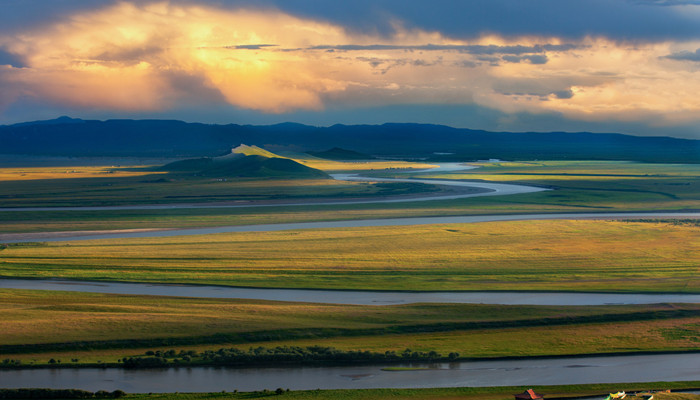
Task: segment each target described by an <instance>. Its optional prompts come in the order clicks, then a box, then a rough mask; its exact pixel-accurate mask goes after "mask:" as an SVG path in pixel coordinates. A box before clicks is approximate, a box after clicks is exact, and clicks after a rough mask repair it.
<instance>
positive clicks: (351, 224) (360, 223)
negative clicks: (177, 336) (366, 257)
mask: <svg viewBox="0 0 700 400" xmlns="http://www.w3.org/2000/svg"><path fill="white" fill-rule="evenodd" d="M620 218H629V219H639V218H700V213H698V212H681V213H678V212H676V213H669V212H646V213H644V212H617V213H564V214H513V215H469V216H450V217H411V218H383V219H363V220H351V221H347V220H346V221H321V222H297V223H287V224H263V225H236V226H217V227H213V228H189V229H170V230H162V231H159V230H149V231H137V232H134V231H127V232H122V231H113V232H110V233H100V234H81V235H75V236H60V237H56V236H54V235H51V234H47V235H46V236H42V234H40V233H37V234H29V236H27V237H31V239H27V238H26V237H25V238H19V239H4V240H2V241H1V243H18V242H27V241H41V242H65V241H77V240H95V239H130V238H148V237H173V236H187V235H208V234H213V233H234V232H274V231H286V230H296V229H328V228H364V227H378V226H409V225H430V224H469V223H476V222H495V221H524V220H546V219H620Z"/></svg>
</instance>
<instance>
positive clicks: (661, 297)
mask: <svg viewBox="0 0 700 400" xmlns="http://www.w3.org/2000/svg"><path fill="white" fill-rule="evenodd" d="M0 288H5V289H34V290H60V291H72V292H89V293H111V294H133V295H156V296H181V297H205V298H225V299H229V298H230V299H254V300H273V301H292V302H309V303H329V304H356V305H392V304H410V303H470V304H482V303H483V304H510V305H550V306H551V305H561V306H573V305H606V304H655V303H696V304H697V303H700V295H698V294H618V293H570V292H569V293H567V292H565V293H562V292H556V293H555V292H553V293H542V292H378V291H350V290H348V291H345V290H303V289H253V288H236V287H224V286H199V285H160V284H149V283H117V282H87V281H62V280H53V279H48V280H33V279H0Z"/></svg>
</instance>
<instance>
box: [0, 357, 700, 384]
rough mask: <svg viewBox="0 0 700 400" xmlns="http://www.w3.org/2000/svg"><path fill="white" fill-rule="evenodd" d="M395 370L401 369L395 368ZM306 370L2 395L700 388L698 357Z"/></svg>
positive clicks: (14, 380) (23, 376) (197, 373)
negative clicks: (618, 385)
mask: <svg viewBox="0 0 700 400" xmlns="http://www.w3.org/2000/svg"><path fill="white" fill-rule="evenodd" d="M392 366H397V365H392ZM402 366H405V367H414V368H421V369H416V370H406V371H383V370H382V368H386V367H387V365H379V366H350V367H301V368H249V369H234V368H214V367H200V368H169V369H153V370H123V369H97V368H90V369H53V370H51V369H35V370H8V371H3V372H2V373H0V387H6V388H17V387H49V388H77V389H84V390H91V391H96V390H110V391H111V390H116V389H121V390H124V391H126V392H132V393H148V392H218V391H222V390H226V391H233V390H234V389H235V390H240V391H252V390H262V389H275V388H278V387H281V388H289V389H292V390H312V389H317V388H319V389H368V388H421V387H457V386H475V387H478V386H521V385H524V386H530V385H563V384H584V383H614V382H652V381H690V380H700V357H699V356H698V355H697V354H673V355H668V354H666V355H643V356H617V357H594V358H576V357H571V358H561V359H532V360H500V361H474V362H460V363H438V364H406V365H402Z"/></svg>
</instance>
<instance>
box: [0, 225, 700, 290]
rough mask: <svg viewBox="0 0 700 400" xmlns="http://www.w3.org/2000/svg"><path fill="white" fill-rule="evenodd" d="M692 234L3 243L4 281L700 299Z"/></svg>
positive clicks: (301, 235) (390, 234)
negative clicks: (577, 293) (572, 293)
mask: <svg viewBox="0 0 700 400" xmlns="http://www.w3.org/2000/svg"><path fill="white" fill-rule="evenodd" d="M699 231H700V226H698V225H697V224H694V223H688V224H676V223H670V222H654V223H650V222H630V221H588V220H581V221H565V220H552V221H514V222H491V223H478V224H450V225H424V226H423V225H422V226H411V227H378V228H346V229H318V230H299V231H281V232H256V233H228V234H215V235H198V236H189V237H171V238H145V239H119V240H95V241H85V242H73V243H63V242H59V243H46V244H44V245H40V246H35V245H22V244H18V245H10V246H8V247H6V248H4V250H1V251H0V275H1V276H7V277H24V278H49V277H51V278H67V279H84V280H107V281H135V282H163V283H197V284H217V285H230V286H249V287H278V288H324V289H369V290H417V291H421V290H516V291H522V290H525V291H529V290H545V291H555V290H567V291H600V292H679V293H697V292H700V274H699V273H698V272H699V270H698V261H699V260H700V234H699Z"/></svg>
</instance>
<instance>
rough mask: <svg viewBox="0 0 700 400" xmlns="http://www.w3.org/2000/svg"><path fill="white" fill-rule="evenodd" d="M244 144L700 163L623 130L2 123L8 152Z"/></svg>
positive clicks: (695, 152) (697, 153) (147, 153)
mask: <svg viewBox="0 0 700 400" xmlns="http://www.w3.org/2000/svg"><path fill="white" fill-rule="evenodd" d="M240 143H246V144H248V145H254V146H258V147H261V148H266V149H271V150H280V149H281V150H284V149H288V150H293V151H296V152H322V151H326V150H328V149H332V148H342V149H346V150H349V151H353V152H357V153H362V154H367V155H372V156H380V157H395V158H421V159H429V160H433V161H469V160H479V159H490V158H500V159H509V160H532V159H561V160H566V159H592V160H597V159H607V160H635V161H650V162H691V163H698V162H700V141H699V140H691V139H677V138H671V137H640V136H631V135H623V134H616V133H588V132H579V133H565V132H546V133H537V132H524V133H511V132H488V131H483V130H472V129H464V128H451V127H448V126H443V125H429V124H397V123H387V124H383V125H333V126H330V127H314V126H308V125H301V124H295V123H284V124H278V125H267V126H253V125H236V124H228V125H210V124H201V123H186V122H182V121H174V120H107V121H93V120H79V119H72V118H69V117H61V118H58V119H56V120H50V121H36V122H29V123H22V124H15V125H4V126H0V154H26V155H50V156H71V157H80V156H93V157H97V156H111V157H114V156H124V157H126V156H129V157H202V156H209V157H211V156H216V155H221V154H226V153H228V152H229V151H230V149H231V148H233V147H234V146H237V145H238V144H240Z"/></svg>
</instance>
